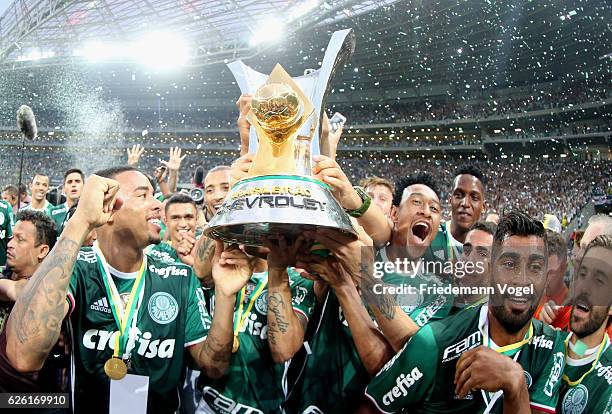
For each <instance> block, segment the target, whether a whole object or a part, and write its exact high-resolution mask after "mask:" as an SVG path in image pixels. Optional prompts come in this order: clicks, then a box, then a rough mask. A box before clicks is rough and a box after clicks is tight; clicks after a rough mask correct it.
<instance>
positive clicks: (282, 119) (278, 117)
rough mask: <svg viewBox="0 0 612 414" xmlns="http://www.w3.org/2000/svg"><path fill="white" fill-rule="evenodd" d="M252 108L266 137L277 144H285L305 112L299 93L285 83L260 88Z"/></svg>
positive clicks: (270, 84) (254, 97)
mask: <svg viewBox="0 0 612 414" xmlns="http://www.w3.org/2000/svg"><path fill="white" fill-rule="evenodd" d="M251 108H252V110H253V114H254V115H255V117H256V118H257V120H258V121H259V125H260V127H261V129H263V130H264V131H265V133H266V137H267V138H269V139H270V141H271V142H272V143H273V144H275V145H281V144H283V143H284V142H285V141H286V140H287V139H288V138H289V137H290V135H291V134H292V133H293V132H295V131H296V130H297V128H298V127H299V126H300V123H299V121H300V120H301V118H302V115H303V113H304V105H303V104H302V102H301V100H300V98H299V97H298V95H297V93H296V92H295V91H294V90H293V89H292V88H291V87H290V86H289V85H287V84H284V83H269V84H267V85H264V86H262V87H261V88H259V89H258V90H257V92H256V93H255V95H254V96H253V100H252V101H251Z"/></svg>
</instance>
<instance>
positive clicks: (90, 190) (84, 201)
mask: <svg viewBox="0 0 612 414" xmlns="http://www.w3.org/2000/svg"><path fill="white" fill-rule="evenodd" d="M118 191H119V183H118V182H117V181H115V180H113V179H110V178H104V177H100V176H97V175H95V174H94V175H91V176H89V177H88V178H87V180H86V181H85V186H84V187H83V192H82V193H81V198H80V199H79V204H78V206H77V209H76V211H75V213H74V217H73V219H76V220H75V221H77V222H81V223H85V224H87V225H88V226H89V227H90V228H92V229H93V228H96V227H100V226H103V225H104V224H106V223H108V221H109V220H110V219H111V217H112V216H113V214H115V212H116V211H117V210H119V209H120V208H121V206H122V205H123V200H122V199H121V197H117V192H118Z"/></svg>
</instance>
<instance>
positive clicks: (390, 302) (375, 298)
mask: <svg viewBox="0 0 612 414" xmlns="http://www.w3.org/2000/svg"><path fill="white" fill-rule="evenodd" d="M360 270H361V281H362V282H361V294H362V295H363V298H364V300H365V302H366V304H368V305H369V306H372V307H375V308H376V309H378V311H379V312H380V313H381V314H382V315H383V316H384V317H385V318H387V319H388V320H391V319H393V318H395V309H396V306H397V303H396V301H395V298H394V297H393V296H392V295H389V294H376V293H375V292H374V286H375V285H376V284H382V283H383V281H382V280H381V279H376V278H374V276H373V272H372V269H371V267H370V266H368V265H366V264H361V266H360ZM383 292H384V290H383Z"/></svg>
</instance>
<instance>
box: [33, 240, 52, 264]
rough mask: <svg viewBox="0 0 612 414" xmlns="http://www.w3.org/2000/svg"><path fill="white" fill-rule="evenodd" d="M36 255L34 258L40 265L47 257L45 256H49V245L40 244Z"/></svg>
mask: <svg viewBox="0 0 612 414" xmlns="http://www.w3.org/2000/svg"><path fill="white" fill-rule="evenodd" d="M37 250H38V252H37V255H36V258H37V259H38V263H41V262H42V261H43V260H44V259H45V257H47V255H48V254H49V250H50V249H49V245H47V244H41V245H40V246H38V247H37Z"/></svg>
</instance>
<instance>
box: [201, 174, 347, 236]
mask: <svg viewBox="0 0 612 414" xmlns="http://www.w3.org/2000/svg"><path fill="white" fill-rule="evenodd" d="M319 227H326V228H330V229H334V230H338V231H340V232H341V233H343V234H345V235H346V236H348V237H351V238H352V239H356V238H357V232H356V231H355V229H354V228H353V225H352V223H351V221H350V218H349V216H348V215H347V214H346V213H345V212H344V210H343V209H342V207H341V206H340V205H339V204H338V202H337V201H336V199H335V198H334V196H333V195H332V193H331V191H330V189H329V187H328V186H327V185H326V184H324V183H323V182H321V181H319V180H316V179H314V178H312V177H306V176H298V175H264V176H258V177H252V178H246V179H243V180H241V181H239V182H237V183H236V184H235V185H234V186H233V187H232V189H231V190H230V191H229V193H228V194H227V197H226V199H225V201H224V202H223V205H222V206H221V207H220V208H219V210H218V211H217V213H216V214H215V215H214V217H213V218H212V219H211V220H210V222H209V223H208V227H207V229H206V230H205V231H204V235H206V236H208V237H212V238H216V239H221V240H223V241H225V242H228V243H239V244H244V245H248V246H262V245H263V239H264V238H266V237H268V236H273V235H276V234H281V235H283V236H284V237H285V238H286V239H288V240H295V239H296V238H297V237H298V236H299V235H301V234H302V233H303V232H304V231H306V230H316V229H317V228H319Z"/></svg>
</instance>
